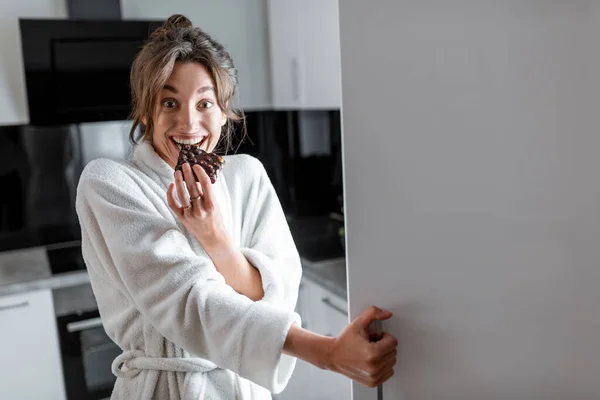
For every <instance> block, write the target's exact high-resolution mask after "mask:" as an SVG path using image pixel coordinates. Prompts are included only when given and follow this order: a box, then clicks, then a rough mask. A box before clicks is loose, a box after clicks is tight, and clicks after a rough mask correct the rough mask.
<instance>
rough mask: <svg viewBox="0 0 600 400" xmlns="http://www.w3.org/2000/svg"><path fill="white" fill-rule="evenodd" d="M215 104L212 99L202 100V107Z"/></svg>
mask: <svg viewBox="0 0 600 400" xmlns="http://www.w3.org/2000/svg"><path fill="white" fill-rule="evenodd" d="M212 106H213V102H212V101H208V100H204V101H201V102H200V108H211V107H212Z"/></svg>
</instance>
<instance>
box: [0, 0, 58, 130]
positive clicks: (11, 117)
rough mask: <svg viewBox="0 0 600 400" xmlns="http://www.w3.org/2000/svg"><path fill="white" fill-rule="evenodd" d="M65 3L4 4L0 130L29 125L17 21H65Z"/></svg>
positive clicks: (30, 1) (29, 0) (39, 0)
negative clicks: (7, 127) (26, 19)
mask: <svg viewBox="0 0 600 400" xmlns="http://www.w3.org/2000/svg"><path fill="white" fill-rule="evenodd" d="M66 15H67V11H66V2H65V1H59V0H27V1H19V0H4V1H3V2H2V13H0V37H2V40H1V41H0V104H1V105H2V107H0V126H1V125H21V124H27V123H29V112H28V110H27V96H26V92H25V74H24V69H23V57H22V52H21V34H20V31H19V18H65V17H66Z"/></svg>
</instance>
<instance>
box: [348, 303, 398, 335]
mask: <svg viewBox="0 0 600 400" xmlns="http://www.w3.org/2000/svg"><path fill="white" fill-rule="evenodd" d="M391 317H392V313H391V312H390V311H387V310H382V309H381V308H379V307H375V306H370V307H369V308H367V309H366V310H365V311H363V312H362V313H361V314H360V315H359V316H358V317H356V318H355V319H354V321H353V323H354V324H357V325H358V326H360V327H361V328H363V329H369V326H371V324H372V323H373V321H375V320H379V321H385V320H386V319H389V318H391Z"/></svg>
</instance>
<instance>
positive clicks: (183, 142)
mask: <svg viewBox="0 0 600 400" xmlns="http://www.w3.org/2000/svg"><path fill="white" fill-rule="evenodd" d="M173 140H174V141H175V142H176V143H179V144H197V143H200V142H202V141H203V140H204V138H200V139H179V138H175V137H174V138H173Z"/></svg>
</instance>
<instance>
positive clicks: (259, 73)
mask: <svg viewBox="0 0 600 400" xmlns="http://www.w3.org/2000/svg"><path fill="white" fill-rule="evenodd" d="M121 13H122V15H123V19H155V20H164V19H166V18H168V17H169V16H170V15H172V14H174V13H181V14H183V15H185V16H186V17H188V18H189V19H190V20H191V21H192V23H193V24H194V25H195V26H199V27H201V28H202V29H204V30H205V31H206V32H208V33H209V34H210V35H211V36H212V37H214V38H215V40H217V41H219V42H220V43H222V44H223V45H224V46H225V48H226V49H227V51H228V52H229V54H230V55H231V57H232V58H233V62H234V64H235V66H236V68H237V70H238V75H239V87H238V89H239V98H238V99H236V100H235V101H234V104H235V105H236V106H238V107H241V108H243V109H244V110H245V111H253V110H265V109H270V108H271V86H270V80H271V79H270V76H269V48H268V38H267V35H268V33H267V31H268V29H267V12H266V6H265V2H264V0H244V1H238V0H220V1H208V0H195V1H190V0H170V1H162V0H121Z"/></svg>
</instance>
